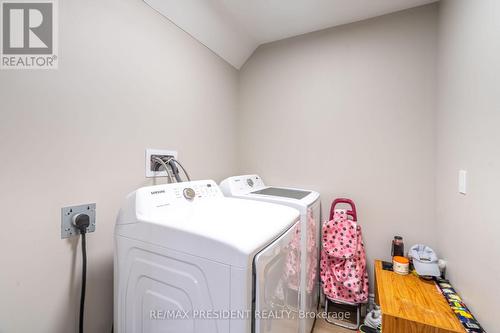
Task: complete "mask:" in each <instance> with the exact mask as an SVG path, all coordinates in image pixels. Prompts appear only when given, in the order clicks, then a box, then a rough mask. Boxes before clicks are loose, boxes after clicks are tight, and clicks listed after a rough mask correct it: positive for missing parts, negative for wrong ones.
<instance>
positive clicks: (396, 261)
mask: <svg viewBox="0 0 500 333" xmlns="http://www.w3.org/2000/svg"><path fill="white" fill-rule="evenodd" d="M392 267H393V270H394V273H397V274H399V275H407V274H408V273H409V272H410V260H408V258H405V257H400V256H395V257H393V258H392Z"/></svg>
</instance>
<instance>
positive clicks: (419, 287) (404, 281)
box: [375, 260, 465, 333]
mask: <svg viewBox="0 0 500 333" xmlns="http://www.w3.org/2000/svg"><path fill="white" fill-rule="evenodd" d="M375 283H376V287H375V301H376V302H377V304H379V305H380V308H381V310H382V332H384V333H427V332H429V333H451V332H460V333H465V329H464V328H463V326H462V325H461V324H460V321H459V320H458V318H457V317H455V314H454V313H453V312H452V311H451V308H450V306H449V305H448V303H447V302H446V300H445V298H444V297H443V295H442V294H441V292H440V291H439V288H438V287H437V285H436V284H435V282H434V281H425V280H422V279H420V278H418V277H417V276H415V275H413V274H409V275H404V276H403V275H398V274H396V273H394V272H392V271H386V270H383V269H382V261H380V260H376V261H375Z"/></svg>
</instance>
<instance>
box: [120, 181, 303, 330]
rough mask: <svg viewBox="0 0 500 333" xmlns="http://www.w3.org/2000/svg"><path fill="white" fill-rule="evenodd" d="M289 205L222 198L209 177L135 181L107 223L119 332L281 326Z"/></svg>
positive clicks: (286, 324)
mask: <svg viewBox="0 0 500 333" xmlns="http://www.w3.org/2000/svg"><path fill="white" fill-rule="evenodd" d="M299 224H300V222H299V212H298V211H297V210H296V209H292V208H289V207H284V206H280V205H274V204H269V203H264V202H256V201H255V202H251V201H248V200H240V199H232V198H225V197H224V196H223V194H222V192H221V191H220V189H219V187H218V186H217V184H216V183H215V182H214V181H211V180H205V181H193V182H185V183H176V184H167V185H158V186H151V187H143V188H140V189H138V190H136V191H135V192H133V193H131V194H129V195H128V196H127V198H126V201H125V203H124V205H123V207H122V208H121V210H120V213H119V215H118V218H117V223H116V226H115V234H114V237H115V255H114V324H115V332H118V333H141V332H142V333H160V332H161V333H266V332H267V333H271V332H272V333H285V332H291V331H294V330H296V329H297V327H298V325H299V323H298V318H297V317H294V316H293V315H289V314H288V313H284V312H280V310H283V309H286V308H288V307H289V305H288V304H287V303H286V302H287V299H286V298H285V296H284V291H283V289H284V285H285V284H286V283H287V281H286V260H287V257H288V256H289V254H290V251H291V249H290V246H291V244H292V242H293V238H294V235H295V234H296V232H297V229H298V226H299Z"/></svg>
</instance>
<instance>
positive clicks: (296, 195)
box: [250, 187, 312, 200]
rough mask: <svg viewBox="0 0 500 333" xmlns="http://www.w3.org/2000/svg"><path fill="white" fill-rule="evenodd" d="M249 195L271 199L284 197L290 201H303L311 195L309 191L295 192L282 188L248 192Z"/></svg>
mask: <svg viewBox="0 0 500 333" xmlns="http://www.w3.org/2000/svg"><path fill="white" fill-rule="evenodd" d="M250 193H251V194H262V195H270V196H273V197H284V198H290V199H298V200H300V199H303V198H305V197H307V196H308V195H309V194H311V193H312V192H311V191H303V190H296V189H291V188H283V187H266V188H264V189H262V190H258V191H253V192H250Z"/></svg>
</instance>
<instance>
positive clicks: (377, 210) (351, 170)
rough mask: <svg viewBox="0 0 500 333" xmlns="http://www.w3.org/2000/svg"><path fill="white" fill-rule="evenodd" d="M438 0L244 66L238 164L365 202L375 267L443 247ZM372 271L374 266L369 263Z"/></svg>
mask: <svg viewBox="0 0 500 333" xmlns="http://www.w3.org/2000/svg"><path fill="white" fill-rule="evenodd" d="M436 29H437V7H436V6H435V5H430V6H425V7H420V8H417V9H413V10H409V11H405V12H400V13H396V14H392V15H388V16H384V17H380V18H375V19H372V20H369V21H363V22H359V23H354V24H349V25H346V26H342V27H337V28H333V29H329V30H325V31H321V32H317V33H312V34H308V35H304V36H300V37H296V38H292V39H288V40H284V41H281V42H277V43H272V44H269V45H265V46H262V47H260V48H259V49H258V50H257V52H256V53H255V54H254V55H253V56H252V58H251V59H250V60H249V62H248V63H247V64H246V65H245V66H244V68H243V69H242V73H241V77H240V109H239V131H240V135H239V140H240V142H239V160H238V161H239V170H240V172H241V173H254V172H255V173H258V174H260V175H261V176H262V177H263V178H264V180H265V181H266V182H267V183H270V184H281V185H290V186H298V187H304V188H312V189H315V190H318V191H319V192H321V196H322V203H323V212H324V213H325V212H327V211H328V209H329V203H330V202H331V200H332V199H334V198H336V197H342V196H347V197H350V198H352V199H354V200H355V201H356V203H357V204H358V210H359V217H360V223H361V225H362V226H363V227H364V239H365V243H366V245H367V251H368V257H369V259H370V262H371V261H372V260H373V259H375V258H382V259H388V258H390V242H391V239H392V237H393V236H394V235H396V234H399V235H402V236H403V237H404V238H405V243H406V245H407V246H410V245H412V244H414V243H417V242H423V243H426V244H429V245H431V246H435V244H436V237H435V221H434V213H435V205H434V202H435V198H434V165H435V164H434V163H435V162H434V105H435V62H436V42H437V41H436V39H437V30H436ZM370 270H371V265H370Z"/></svg>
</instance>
